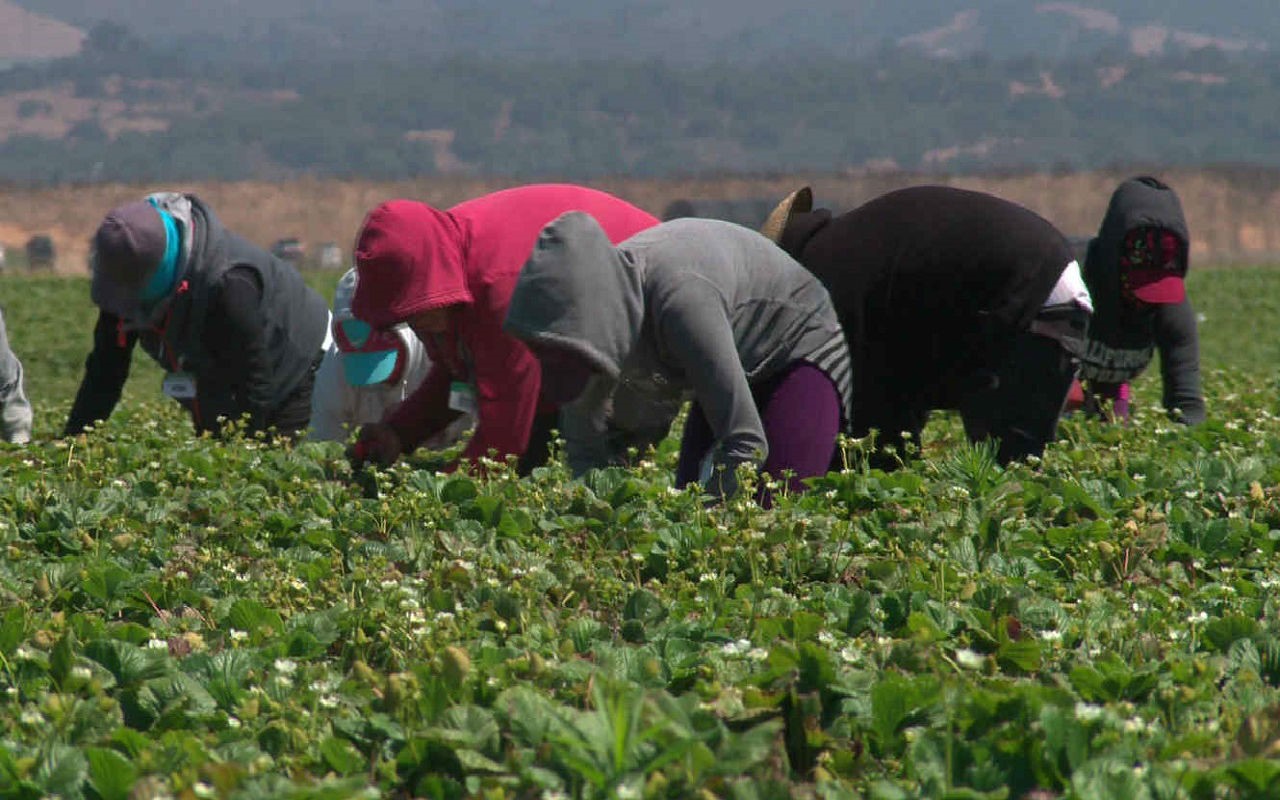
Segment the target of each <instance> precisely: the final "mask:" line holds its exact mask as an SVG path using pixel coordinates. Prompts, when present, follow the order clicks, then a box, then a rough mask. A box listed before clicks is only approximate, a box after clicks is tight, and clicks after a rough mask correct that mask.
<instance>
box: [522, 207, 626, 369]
mask: <svg viewBox="0 0 1280 800" xmlns="http://www.w3.org/2000/svg"><path fill="white" fill-rule="evenodd" d="M642 284H643V275H642V274H641V272H640V268H639V267H638V266H637V264H636V263H635V262H634V261H633V260H632V259H630V258H629V257H628V256H627V254H626V253H625V252H622V251H619V250H617V249H615V248H614V246H613V245H612V244H611V243H610V242H609V237H608V236H607V235H606V234H605V232H604V230H603V229H602V228H601V227H600V224H599V223H598V222H596V220H595V219H594V218H593V217H591V215H589V214H586V213H583V212H581V211H570V212H569V213H567V214H562V215H561V216H560V217H559V218H557V219H555V220H554V221H552V222H551V223H550V224H549V225H547V226H546V227H545V228H544V229H543V231H542V233H541V234H540V235H539V236H538V241H537V244H536V245H535V246H534V249H533V254H532V255H531V256H530V257H529V261H528V262H527V263H526V264H525V266H524V269H523V270H521V272H520V277H519V279H518V280H517V281H516V288H515V291H514V292H513V294H512V296H511V305H510V307H509V308H508V310H507V319H506V323H505V324H504V326H503V327H504V329H505V330H506V331H507V333H510V334H511V335H513V336H516V337H517V338H520V339H523V340H525V341H527V342H540V343H545V344H551V345H556V346H559V347H565V348H568V349H571V350H573V351H574V352H576V353H578V354H580V355H582V356H583V357H585V358H586V359H587V360H589V361H590V362H591V363H592V365H594V366H595V367H596V368H597V369H599V370H600V371H601V372H603V373H604V374H606V375H608V376H609V377H610V378H613V379H617V378H618V376H619V375H620V374H621V372H622V365H623V362H624V361H626V359H627V356H628V355H629V354H630V353H631V351H632V349H633V348H634V347H635V344H636V341H637V339H638V338H639V336H640V328H641V325H642V324H643V322H644V292H643V288H642Z"/></svg>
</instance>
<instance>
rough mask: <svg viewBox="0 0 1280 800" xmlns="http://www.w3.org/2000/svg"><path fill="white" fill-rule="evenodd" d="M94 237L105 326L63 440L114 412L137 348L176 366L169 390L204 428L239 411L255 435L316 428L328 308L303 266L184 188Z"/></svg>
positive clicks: (115, 220)
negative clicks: (237, 230)
mask: <svg viewBox="0 0 1280 800" xmlns="http://www.w3.org/2000/svg"><path fill="white" fill-rule="evenodd" d="M93 244H94V253H93V259H92V263H91V267H92V271H93V282H92V284H91V286H90V295H91V296H92V298H93V302H94V304H95V305H96V306H97V307H98V321H97V324H96V325H95V327H94V332H93V351H92V352H91V353H90V354H89V357H88V359H86V361H85V370H84V379H83V380H82V381H81V383H80V389H79V391H78V392H77V393H76V399H75V403H74V404H73V405H72V407H71V413H70V415H69V416H68V418H67V424H66V428H65V429H64V434H65V435H68V436H72V435H75V434H78V433H80V432H81V431H83V430H84V429H85V427H86V426H87V425H90V424H91V423H93V422H95V421H97V420H101V419H106V418H107V417H108V416H110V414H111V412H112V411H113V410H114V409H115V406H116V403H117V402H119V400H120V394H121V390H122V389H123V388H124V383H125V380H126V379H127V378H128V376H129V365H130V362H131V360H132V356H133V348H134V345H135V344H141V346H142V349H143V350H144V351H146V353H147V355H149V356H151V358H152V359H154V360H155V361H156V363H158V364H159V365H160V366H161V368H163V369H164V370H165V371H166V375H165V378H164V383H163V386H162V390H163V391H164V393H165V394H166V395H167V396H169V397H171V398H173V399H174V400H177V401H178V402H179V403H181V404H182V406H183V407H184V408H186V410H187V411H188V413H190V415H191V420H192V422H193V423H194V424H195V427H196V430H197V431H201V432H204V431H211V432H219V431H220V430H221V420H224V419H229V420H233V421H234V420H237V419H239V418H240V416H241V415H248V427H249V430H250V431H252V432H257V431H268V430H274V431H276V432H279V433H290V434H292V433H297V432H299V431H302V430H303V429H305V428H306V427H307V423H308V420H309V419H310V417H311V388H312V385H313V383H314V381H315V373H316V370H317V368H318V367H319V364H320V362H321V360H322V357H323V355H324V350H325V347H326V345H327V338H328V335H329V309H328V305H327V304H326V303H325V301H324V298H322V297H321V296H320V295H319V294H318V293H316V291H315V290H314V289H311V288H310V287H308V286H307V285H306V284H305V283H304V282H303V280H302V276H301V275H300V274H299V273H298V271H297V270H295V269H294V268H293V267H292V266H290V265H288V264H286V263H285V262H283V261H280V260H279V259H277V258H275V257H274V256H272V255H271V254H270V253H267V252H265V251H264V250H261V249H260V248H258V247H256V246H254V245H252V244H250V243H249V242H247V241H245V240H244V239H242V238H240V237H239V236H237V235H236V234H234V233H232V232H230V231H228V230H227V229H226V228H224V227H223V226H222V223H220V222H219V221H218V218H217V216H216V215H215V214H214V213H213V210H212V209H210V208H209V207H208V206H207V205H205V204H204V203H202V202H201V201H200V200H199V198H197V197H195V196H194V195H188V194H178V193H175V192H162V193H158V194H153V195H150V196H149V197H147V198H146V199H145V200H140V201H137V202H133V203H126V204H124V205H121V206H118V207H117V208H115V209H113V210H112V211H111V212H110V213H108V214H107V216H106V217H105V218H104V219H103V221H102V224H101V225H100V226H99V227H98V230H97V232H96V233H95V234H94V239H93Z"/></svg>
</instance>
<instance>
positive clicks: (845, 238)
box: [763, 186, 1092, 467]
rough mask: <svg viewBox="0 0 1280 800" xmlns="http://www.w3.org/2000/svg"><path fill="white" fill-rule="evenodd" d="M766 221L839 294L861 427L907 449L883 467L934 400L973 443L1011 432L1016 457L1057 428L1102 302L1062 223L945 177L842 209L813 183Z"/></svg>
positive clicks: (883, 442) (1038, 447) (878, 458)
mask: <svg viewBox="0 0 1280 800" xmlns="http://www.w3.org/2000/svg"><path fill="white" fill-rule="evenodd" d="M763 230H764V232H765V234H766V235H767V236H769V237H770V238H773V239H775V240H776V241H778V242H779V244H780V245H781V246H782V248H783V249H784V250H786V251H787V252H788V253H790V254H791V255H793V256H795V258H796V259H797V260H799V261H800V263H802V264H804V265H805V266H806V267H808V268H809V270H811V271H812V272H813V273H814V274H815V275H817V276H818V278H819V279H820V280H821V281H822V282H823V284H825V285H826V287H827V289H828V290H830V292H831V297H832V301H833V302H834V303H835V307H836V311H837V312H838V313H839V315H840V320H841V322H842V323H843V325H844V332H845V336H846V337H848V340H849V347H850V349H851V351H852V358H853V375H854V385H855V386H856V387H857V391H856V393H855V396H854V400H853V411H852V415H851V419H850V425H849V429H848V432H849V433H850V435H852V436H855V437H858V438H861V437H864V436H866V435H868V434H869V433H870V432H871V431H872V430H873V429H874V430H877V431H878V432H879V433H878V438H877V440H876V441H877V443H878V445H880V446H881V447H882V448H893V450H894V454H890V453H888V452H886V451H885V450H883V449H882V450H879V451H878V452H877V453H876V454H875V455H874V456H873V463H876V464H877V465H881V466H885V467H889V466H892V465H893V464H895V463H896V459H897V458H898V457H901V455H902V454H903V449H904V445H905V438H906V437H904V434H906V435H907V436H909V437H911V438H912V439H914V440H915V441H916V442H918V441H919V436H920V433H921V431H922V429H923V428H924V425H925V423H926V421H927V420H928V416H929V412H930V411H932V410H933V409H955V410H958V411H959V412H960V414H961V416H962V418H963V420H964V426H965V431H966V433H967V435H968V436H969V438H970V439H971V440H973V441H981V440H985V439H988V438H993V439H996V440H998V441H999V446H998V449H997V457H998V458H999V459H1000V461H1001V462H1002V463H1003V462H1008V461H1010V460H1012V459H1015V458H1020V457H1023V456H1026V455H1039V454H1040V453H1041V452H1042V451H1043V449H1044V446H1045V444H1046V443H1047V442H1049V441H1050V440H1052V439H1053V438H1054V436H1055V435H1056V433H1057V420H1058V416H1059V414H1060V413H1061V411H1062V407H1063V403H1064V401H1065V400H1066V396H1067V389H1068V388H1069V387H1070V385H1071V381H1072V379H1073V378H1074V377H1075V373H1076V368H1077V359H1078V358H1079V356H1080V353H1081V352H1082V349H1083V340H1084V332H1085V328H1086V325H1087V321H1088V315H1089V312H1090V310H1091V309H1092V304H1091V301H1090V299H1089V293H1088V291H1087V289H1086V288H1085V285H1084V283H1083V280H1082V279H1081V276H1080V268H1079V266H1078V265H1077V263H1076V262H1075V261H1074V260H1073V257H1072V252H1071V247H1070V245H1069V244H1068V242H1067V240H1066V238H1065V237H1063V235H1062V234H1061V233H1059V232H1058V230H1057V229H1056V228H1054V226H1053V225H1052V224H1050V223H1049V222H1048V221H1046V220H1045V219H1043V218H1041V217H1040V216H1038V215H1036V214H1035V213H1033V212H1032V211H1030V210H1028V209H1026V208H1023V207H1022V206H1019V205H1017V204H1015V203H1011V202H1009V201H1006V200H1002V199H1000V198H997V197H994V196H992V195H989V194H983V193H980V192H972V191H966V190H962V189H954V188H950V187H944V186H918V187H913V188H908V189H902V190H899V191H895V192H890V193H888V194H886V195H883V196H881V197H879V198H876V199H874V200H871V201H870V202H868V203H865V204H864V205H862V206H860V207H858V208H856V209H854V210H852V211H850V212H848V213H846V214H842V215H840V216H833V215H832V214H831V212H830V211H828V210H825V209H818V210H814V209H813V208H812V194H811V192H810V191H809V189H808V188H807V187H806V188H804V189H801V190H799V191H797V192H795V193H793V194H792V195H791V196H790V197H788V198H787V199H786V200H784V201H783V203H782V204H780V205H779V207H778V208H777V209H776V210H775V211H774V213H773V214H771V215H770V217H769V219H768V220H767V221H766V223H765V227H764V229H763Z"/></svg>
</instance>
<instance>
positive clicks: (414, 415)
mask: <svg viewBox="0 0 1280 800" xmlns="http://www.w3.org/2000/svg"><path fill="white" fill-rule="evenodd" d="M568 211H584V212H586V213H588V214H590V215H591V216H592V217H594V218H595V219H596V220H597V221H598V222H599V223H600V225H601V227H602V228H604V230H605V233H606V234H607V235H608V237H609V239H610V241H612V242H614V243H615V244H616V243H617V242H620V241H622V240H624V239H626V238H628V237H630V236H631V235H632V234H635V233H638V232H639V231H642V230H644V229H646V228H649V227H651V226H653V225H656V224H657V222H658V220H657V219H656V218H654V217H653V216H652V215H650V214H647V213H646V212H644V211H642V210H641V209H639V208H637V207H635V206H633V205H631V204H630V203H627V202H625V201H623V200H620V199H618V198H617V197H614V196H612V195H609V194H606V193H604V192H599V191H596V190H594V189H587V188H584V187H580V186H569V185H563V184H542V185H533V186H522V187H517V188H514V189H507V190H505V191H500V192H495V193H493V194H489V195H485V196H483V197H478V198H476V199H474V200H469V201H467V202H465V203H462V204H460V205H456V206H454V207H453V208H450V209H448V210H447V211H441V210H438V209H436V208H433V207H431V206H429V205H427V204H425V203H419V202H415V201H412V200H391V201H388V202H386V203H383V204H381V205H379V206H377V207H376V208H374V209H373V210H372V211H371V212H369V215H368V217H366V219H365V221H364V225H363V226H362V227H361V229H360V233H359V234H358V236H357V238H356V246H355V262H356V271H357V273H358V275H359V280H358V281H357V284H356V292H355V296H354V298H352V302H351V310H352V313H353V314H354V315H355V316H356V317H357V318H359V319H362V320H364V321H366V322H368V323H369V324H370V325H372V326H373V327H374V328H387V327H390V326H392V325H396V324H399V323H405V324H407V325H408V326H409V327H410V328H411V329H412V330H413V332H414V333H415V334H416V335H417V336H418V338H419V339H421V340H422V342H423V344H425V345H426V348H427V353H428V355H429V356H430V358H431V362H432V367H431V370H430V372H428V373H427V377H426V379H425V380H424V381H423V383H422V385H421V386H420V387H419V388H418V390H417V391H415V392H414V393H413V394H412V395H410V396H409V397H408V398H407V399H406V400H405V401H404V402H403V403H402V404H400V406H399V407H398V408H396V409H395V410H394V411H393V412H392V413H391V414H390V415H389V416H387V417H385V418H384V419H383V420H382V421H381V422H379V423H374V424H370V425H365V426H363V427H362V428H361V430H360V434H359V436H358V438H357V441H356V444H355V445H354V446H353V448H352V450H351V457H352V461H353V462H354V463H355V464H356V465H357V466H358V465H361V464H363V463H364V462H366V461H373V462H376V463H379V464H384V465H385V464H390V463H392V462H394V461H395V460H396V459H397V458H399V457H400V456H401V455H403V454H406V453H410V452H412V451H413V450H415V449H416V448H417V447H418V445H419V444H421V443H422V442H423V441H424V440H425V439H426V438H427V437H429V436H431V435H432V434H434V433H436V432H438V431H441V430H443V429H444V428H445V427H446V426H448V425H449V423H450V422H452V421H453V420H454V419H455V418H456V417H457V416H458V415H460V414H463V413H469V414H472V415H473V416H474V417H475V419H476V427H475V432H474V434H473V435H472V437H471V441H470V442H469V443H468V444H467V446H466V448H465V449H464V450H463V452H462V458H466V459H470V460H471V461H472V462H474V461H475V460H476V459H478V458H479V457H481V456H487V455H489V454H490V453H491V451H492V453H493V455H494V456H496V457H497V459H499V460H502V459H505V458H506V457H507V456H510V455H515V456H518V457H519V459H520V462H519V469H520V471H521V472H522V473H526V472H528V471H529V470H530V469H532V468H533V467H535V466H538V465H539V464H541V463H542V462H543V461H545V460H546V456H547V450H548V444H549V439H550V433H551V429H552V428H554V427H555V426H556V418H557V411H558V406H557V404H556V403H555V402H554V401H553V399H551V398H548V399H546V400H545V401H540V395H541V374H540V371H539V366H538V360H537V359H536V358H534V356H533V355H532V353H530V351H529V349H528V348H527V347H526V346H525V345H524V344H523V343H522V342H520V341H519V340H518V339H516V338H514V337H512V336H509V335H507V334H506V333H504V332H503V330H502V323H503V320H504V319H505V318H506V315H507V305H508V303H509V302H510V299H511V292H512V290H513V289H514V288H515V283H516V277H517V276H518V275H519V273H520V268H521V267H523V266H524V263H525V261H527V260H528V258H529V254H530V253H531V252H532V251H533V246H534V244H535V243H536V242H537V239H538V234H539V233H540V232H541V231H542V228H543V227H544V226H546V225H547V223H549V222H551V221H552V220H553V219H555V218H556V217H558V216H560V215H561V214H563V213H565V212H568ZM666 411H668V412H669V413H667V415H666V417H665V422H666V424H667V426H669V425H670V421H671V417H672V416H673V415H674V412H675V409H674V408H672V409H669V410H666ZM658 416H660V415H658ZM658 416H646V417H645V419H644V421H643V423H642V424H643V425H647V426H649V429H648V430H649V432H650V438H653V437H659V436H661V435H665V434H666V433H667V429H666V428H665V427H663V425H662V420H661V419H659V418H658ZM655 420H656V421H655ZM642 424H641V423H637V424H636V425H633V426H632V428H631V429H632V430H633V431H635V430H636V429H637V427H640V426H641V425H642Z"/></svg>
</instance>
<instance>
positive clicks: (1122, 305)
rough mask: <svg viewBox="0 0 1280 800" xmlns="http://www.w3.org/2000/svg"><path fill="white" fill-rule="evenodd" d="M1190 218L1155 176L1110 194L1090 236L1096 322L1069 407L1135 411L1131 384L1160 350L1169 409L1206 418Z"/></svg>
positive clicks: (1122, 414) (1087, 276)
mask: <svg viewBox="0 0 1280 800" xmlns="http://www.w3.org/2000/svg"><path fill="white" fill-rule="evenodd" d="M1188 251H1189V237H1188V233H1187V221H1186V217H1184V216H1183V213H1182V203H1181V202H1180V201H1179V200H1178V195H1177V193H1176V192H1174V190H1173V189H1171V188H1170V187H1169V186H1168V185H1167V184H1165V183H1163V182H1162V181H1160V180H1159V179H1157V178H1152V177H1148V176H1144V177H1138V178H1131V179H1129V180H1126V181H1124V182H1123V183H1121V184H1120V186H1119V187H1117V188H1116V190H1115V192H1114V193H1113V194H1112V195H1111V202H1110V204H1109V205H1108V206H1107V212H1106V214H1105V216H1103V218H1102V227H1101V229H1100V230H1099V231H1098V235H1097V236H1096V237H1094V238H1093V239H1091V240H1088V244H1087V249H1086V252H1085V254H1084V280H1085V283H1086V284H1088V286H1089V293H1090V294H1091V295H1092V296H1093V302H1094V313H1093V320H1092V321H1091V322H1090V324H1089V339H1088V345H1087V346H1086V348H1085V351H1084V355H1083V358H1082V360H1081V365H1080V384H1077V385H1076V386H1073V387H1072V395H1073V397H1072V400H1071V402H1069V403H1068V407H1069V408H1072V409H1074V408H1078V407H1081V406H1083V408H1084V409H1085V410H1086V412H1088V413H1093V414H1101V415H1105V414H1107V413H1108V406H1109V412H1110V414H1112V415H1114V416H1115V417H1116V418H1119V419H1127V418H1128V416H1129V399H1130V398H1129V384H1130V382H1131V381H1133V380H1134V379H1135V378H1137V377H1138V376H1139V375H1141V374H1142V372H1143V371H1144V370H1145V369H1146V368H1147V365H1148V364H1150V363H1151V357H1152V355H1153V354H1154V353H1155V351H1156V350H1159V351H1160V376H1161V378H1162V379H1163V384H1164V386H1163V390H1164V391H1163V400H1164V407H1165V408H1166V409H1168V411H1169V415H1170V416H1171V417H1172V418H1173V419H1174V420H1177V421H1179V422H1183V423H1186V424H1196V423H1200V422H1203V421H1204V419H1205V405H1204V395H1203V394H1202V393H1201V390H1200V340H1199V334H1198V332H1197V330H1196V313H1195V311H1194V310H1193V309H1192V307H1191V301H1190V300H1189V299H1188V298H1187V289H1186V284H1185V283H1184V279H1185V278H1186V275H1187V268H1188V266H1189V259H1188Z"/></svg>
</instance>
